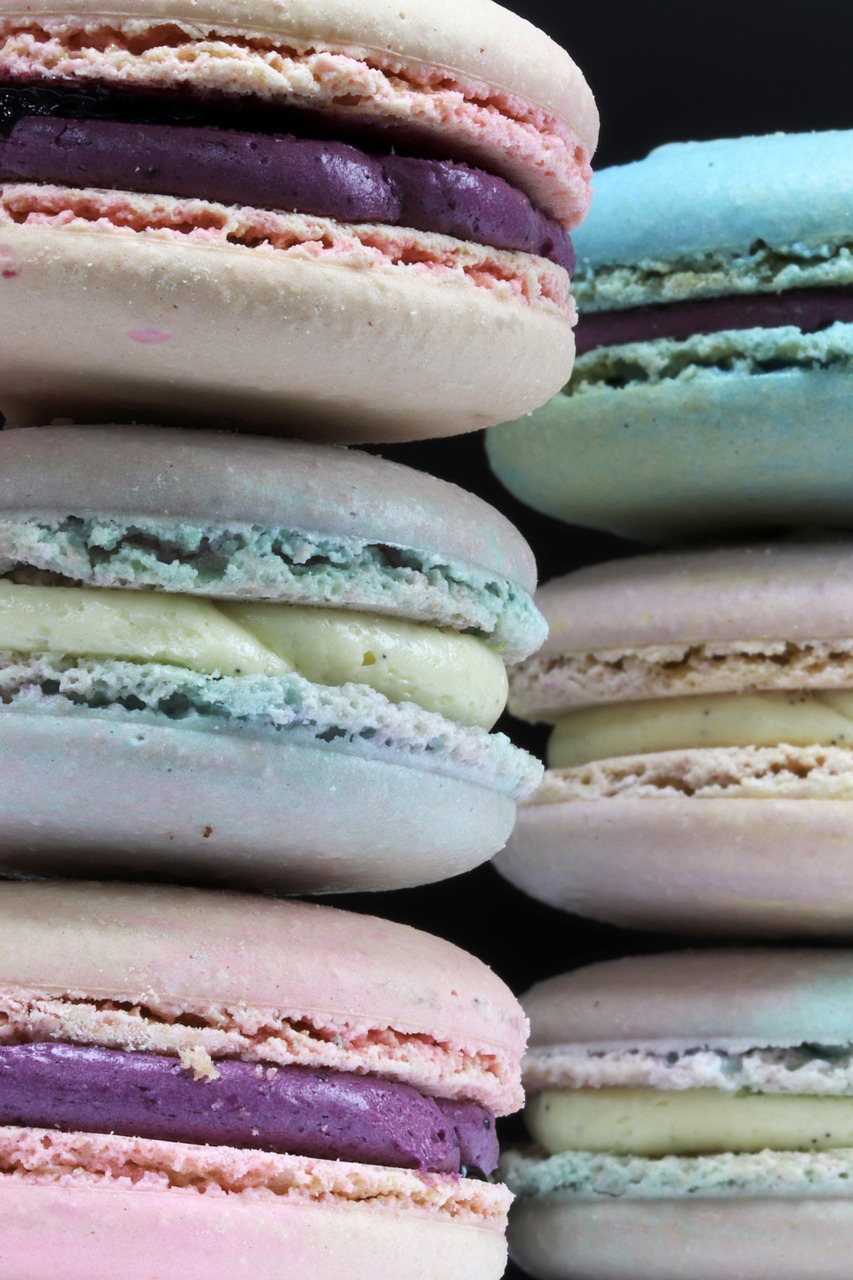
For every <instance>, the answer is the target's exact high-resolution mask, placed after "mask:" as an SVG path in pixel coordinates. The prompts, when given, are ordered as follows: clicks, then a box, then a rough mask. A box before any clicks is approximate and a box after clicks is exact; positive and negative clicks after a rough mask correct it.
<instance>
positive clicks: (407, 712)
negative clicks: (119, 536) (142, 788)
mask: <svg viewBox="0 0 853 1280" xmlns="http://www.w3.org/2000/svg"><path fill="white" fill-rule="evenodd" d="M0 702H2V703H3V704H4V707H5V711H4V712H0V713H3V714H10V713H12V712H15V713H20V714H29V715H39V714H49V715H54V716H56V715H59V716H64V715H97V716H101V717H108V718H111V719H118V720H125V721H126V720H130V721H133V722H136V723H140V724H161V725H163V724H171V725H176V726H180V727H182V728H187V729H193V730H196V731H202V732H210V733H218V732H222V730H223V729H227V730H228V731H229V732H238V733H250V734H263V735H266V736H269V737H276V736H277V735H279V734H282V733H283V734H286V735H287V737H288V740H289V741H290V742H296V743H305V744H306V745H311V746H317V745H318V744H322V745H323V747H324V749H326V750H332V751H342V752H345V753H355V754H356V755H359V756H363V757H366V758H368V759H377V758H378V759H384V760H386V761H389V762H393V763H397V764H403V765H406V766H409V767H414V768H422V769H426V770H427V771H428V772H430V773H440V774H444V775H446V776H448V777H455V778H461V779H464V780H467V781H469V782H472V783H474V784H475V785H479V786H482V787H486V788H488V789H490V790H493V791H497V792H498V793H500V794H503V795H508V796H510V797H512V798H514V799H520V798H521V797H523V796H525V795H527V794H529V792H530V791H531V790H532V789H533V788H534V787H535V786H536V785H537V783H538V781H539V778H540V777H541V766H540V765H539V763H538V761H536V760H534V759H533V758H532V757H531V756H528V755H527V753H526V752H524V751H521V750H520V749H519V748H518V747H515V746H513V744H512V743H511V742H510V740H509V738H507V737H506V736H505V735H504V734H494V733H487V732H486V731H485V730H483V729H478V728H467V727H465V726H463V725H459V724H455V723H454V722H453V721H451V720H447V719H445V718H444V717H443V716H441V715H437V714H436V713H435V712H430V711H425V710H423V709H422V708H421V707H418V706H417V705H416V704H415V703H413V702H405V703H393V702H390V701H389V700H388V699H387V698H386V697H385V696H384V695H383V694H381V693H377V692H376V691H375V690H373V689H371V688H369V687H368V686H367V685H357V684H345V685H341V686H325V685H317V684H312V683H311V682H310V681H308V680H306V679H304V677H302V676H300V675H298V674H296V673H291V674H288V675H286V676H215V675H207V674H202V673H199V672H195V671H190V670H187V669H184V668H181V667H176V666H169V665H166V664H163V663H133V662H120V661H114V660H104V661H102V660H99V659H95V658H72V657H69V658H63V657H61V656H57V655H54V654H26V655H21V654H12V653H6V654H0Z"/></svg>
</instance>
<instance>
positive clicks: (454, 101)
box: [0, 17, 591, 228]
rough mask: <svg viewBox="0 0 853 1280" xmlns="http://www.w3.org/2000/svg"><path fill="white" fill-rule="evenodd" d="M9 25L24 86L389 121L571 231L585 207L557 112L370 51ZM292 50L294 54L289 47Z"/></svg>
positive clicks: (583, 150) (190, 30)
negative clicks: (184, 93)
mask: <svg viewBox="0 0 853 1280" xmlns="http://www.w3.org/2000/svg"><path fill="white" fill-rule="evenodd" d="M78 23H79V25H78V26H77V27H76V29H75V28H74V27H70V25H69V19H68V18H65V17H63V18H62V19H60V20H57V19H55V18H54V19H51V18H50V17H45V18H43V19H42V20H41V21H35V20H32V19H31V20H29V21H21V20H16V19H13V18H9V19H7V21H6V22H5V23H4V24H2V25H0V40H2V41H3V45H2V47H0V68H4V69H6V72H5V73H6V74H7V75H12V76H17V77H21V78H30V77H38V78H48V79H74V80H77V81H87V80H88V81H92V82H99V83H104V84H113V85H120V86H122V87H133V88H146V89H151V88H155V89H163V88H170V87H172V86H175V85H178V86H187V87H189V88H191V89H192V90H193V91H196V92H201V93H218V94H226V95H245V94H252V95H253V96H255V97H257V98H260V99H262V100H264V101H267V102H273V103H277V104H280V105H282V106H284V105H294V104H295V105H299V106H308V107H310V108H311V109H312V110H314V111H318V110H319V111H323V112H325V113H326V114H329V115H331V116H333V117H335V118H337V119H340V120H341V121H343V122H346V121H353V122H355V123H356V124H361V123H363V122H365V121H370V122H374V121H375V122H378V123H380V124H382V125H383V126H386V127H387V125H388V124H389V123H393V124H394V126H395V127H397V128H401V127H402V128H404V129H414V130H416V131H417V133H418V134H419V135H421V136H426V137H427V138H431V139H434V140H435V141H437V142H439V143H440V145H441V147H442V148H443V149H444V150H450V149H452V150H453V151H454V158H455V159H464V160H468V161H470V162H472V163H478V164H481V165H482V166H483V167H484V168H486V169H488V170H490V171H492V172H495V173H498V174H499V175H500V176H501V177H505V178H506V179H507V180H508V181H510V182H512V183H513V184H514V185H516V186H518V187H520V188H521V189H522V190H524V191H525V192H526V193H527V194H528V195H529V196H530V197H531V199H533V200H534V202H535V203H536V204H538V205H539V206H540V207H541V208H542V209H543V211H544V212H546V213H547V214H549V216H551V217H555V218H558V219H559V220H560V221H561V222H562V223H563V224H564V225H565V226H566V227H567V228H571V227H573V226H576V225H577V223H578V222H580V221H581V219H582V218H583V216H584V214H585V213H586V210H587V208H588V205H589V200H590V186H589V182H590V177H591V171H590V168H589V151H588V149H587V147H586V146H585V145H584V143H583V142H582V141H581V140H580V138H579V137H577V136H576V135H575V134H574V132H573V131H572V130H570V129H569V128H567V126H566V125H565V123H563V122H562V121H560V120H559V119H558V118H557V117H556V116H554V115H551V114H550V113H548V112H545V111H543V110H542V109H541V108H537V107H535V106H534V105H533V104H531V103H529V102H523V101H521V100H519V99H518V98H515V97H514V96H512V95H510V94H507V93H505V92H501V91H499V90H496V89H494V88H491V87H489V86H488V85H486V84H483V83H481V82H477V81H474V80H465V79H462V78H457V77H454V76H452V75H449V74H448V72H447V70H446V69H444V68H439V67H435V68H428V67H424V66H416V65H413V64H411V63H409V64H407V63H406V61H405V60H404V59H402V58H396V59H395V58H393V57H392V56H391V55H387V54H386V55H385V56H383V55H382V54H379V53H372V54H371V55H369V59H368V58H367V57H365V56H358V54H356V53H353V52H348V51H345V50H334V49H327V48H310V47H307V48H302V49H300V48H298V47H295V46H298V44H299V41H298V40H287V41H286V42H285V38H284V37H280V39H279V41H278V42H277V41H276V40H275V39H273V38H271V37H270V36H269V35H268V34H263V33H259V32H252V31H249V30H246V29H245V28H243V29H239V28H235V27H231V28H230V30H229V29H228V25H227V24H224V23H222V24H217V29H216V30H210V31H207V32H205V31H204V30H203V29H200V27H199V26H198V25H196V26H191V25H190V24H189V23H186V22H181V21H172V22H168V23H167V22H166V21H161V22H160V23H159V24H156V25H152V24H151V23H146V22H145V21H144V20H137V21H133V20H126V21H120V20H119V21H115V20H112V21H110V20H107V19H104V20H101V21H99V20H97V19H94V18H93V19H90V20H89V21H88V22H86V21H80V20H79V19H78ZM288 46H291V47H288Z"/></svg>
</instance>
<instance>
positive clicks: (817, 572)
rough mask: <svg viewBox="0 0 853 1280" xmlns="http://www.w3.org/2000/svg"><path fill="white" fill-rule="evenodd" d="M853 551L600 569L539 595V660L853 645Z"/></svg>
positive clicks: (680, 559)
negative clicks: (792, 644) (672, 647)
mask: <svg viewBox="0 0 853 1280" xmlns="http://www.w3.org/2000/svg"><path fill="white" fill-rule="evenodd" d="M852 550H853V543H851V540H850V539H849V538H847V537H844V536H839V537H837V538H832V539H831V540H826V541H812V540H810V539H803V540H801V541H793V540H792V541H784V542H782V541H780V542H775V543H763V544H756V545H752V546H746V547H745V546H733V547H716V548H709V549H702V550H689V551H672V552H659V553H656V554H652V555H643V556H632V557H629V558H627V559H624V560H613V561H609V562H607V563H605V564H598V565H592V566H590V567H588V568H584V569H580V570H578V571H577V572H575V573H572V574H569V575H566V576H564V577H562V578H556V579H554V580H552V581H551V582H549V583H546V584H545V586H543V587H541V588H540V589H539V591H538V592H537V593H536V603H537V605H538V606H539V608H540V609H541V610H542V612H543V613H544V614H545V617H546V619H547V621H548V626H549V635H548V639H547V641H546V642H545V645H544V646H543V648H542V650H541V651H540V656H541V657H544V656H547V655H548V654H560V653H567V652H574V651H584V650H590V649H592V650H597V649H614V648H627V647H631V648H633V647H635V646H637V647H639V646H648V645H666V644H680V643H684V642H688V643H689V642H691V641H696V642H699V641H702V642H704V643H708V642H713V641H720V642H726V641H739V640H774V639H775V640H779V639H785V640H791V641H796V640H800V639H802V640H808V639H834V638H837V639H840V638H849V637H850V636H851V635H853V620H852V619H853V569H851V566H853V559H851V551H852Z"/></svg>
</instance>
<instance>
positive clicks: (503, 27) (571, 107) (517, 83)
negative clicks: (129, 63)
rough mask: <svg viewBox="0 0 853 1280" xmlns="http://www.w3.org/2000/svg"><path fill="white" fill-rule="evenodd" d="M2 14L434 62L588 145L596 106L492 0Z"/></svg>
mask: <svg viewBox="0 0 853 1280" xmlns="http://www.w3.org/2000/svg"><path fill="white" fill-rule="evenodd" d="M3 16H4V18H5V19H6V20H7V21H8V20H10V19H14V18H15V17H26V18H29V19H32V18H34V17H47V16H50V17H61V18H63V19H64V20H65V21H67V22H68V23H69V25H71V23H72V22H73V21H79V22H82V23H85V24H86V25H88V26H91V23H92V20H93V19H97V18H104V19H108V20H113V21H115V20H119V19H122V18H130V19H133V20H134V21H135V22H138V23H139V24H140V26H142V25H147V24H149V23H151V22H162V21H165V20H169V19H171V20H173V21H175V22H188V23H191V24H192V26H193V28H194V29H195V30H196V31H198V32H199V33H201V32H202V31H204V30H205V29H211V30H215V31H216V32H217V33H218V34H222V35H227V34H230V33H233V32H241V33H243V34H251V35H253V36H258V37H264V36H266V37H279V38H286V39H287V40H289V41H293V42H294V44H295V45H296V46H297V47H300V46H301V47H302V48H308V47H311V48H317V49H322V48H324V47H325V48H334V49H337V50H341V51H344V50H345V51H347V52H349V53H354V54H364V53H368V52H375V53H380V54H383V55H387V56H389V57H396V58H399V59H403V60H404V61H405V62H406V63H414V64H418V63H420V64H423V65H424V66H426V67H429V68H441V69H443V70H444V71H447V72H453V73H455V74H456V75H458V76H460V77H464V78H472V79H476V80H479V81H482V82H483V83H484V84H488V85H491V86H492V87H493V88H495V89H502V90H503V91H504V92H506V93H508V94H512V95H514V96H517V97H519V98H521V99H526V100H527V101H529V102H530V103H533V104H536V105H537V106H539V107H541V108H543V109H544V110H546V111H549V112H553V113H554V114H555V115H557V116H560V117H561V118H562V119H563V120H564V121H565V122H566V123H567V124H569V125H570V126H571V127H572V129H573V130H574V131H575V132H576V133H577V134H578V136H579V137H580V139H581V140H582V141H583V142H584V143H585V144H586V146H587V147H588V148H589V150H590V151H593V150H594V149H595V146H596V143H597V141H598V112H597V110H596V107H595V101H594V99H593V96H592V93H591V92H590V90H589V87H588V86H587V84H586V81H585V80H584V78H583V75H582V74H581V72H580V70H579V69H578V67H577V66H576V65H575V63H574V62H573V61H572V59H571V58H570V57H569V55H568V53H566V51H565V50H564V49H561V48H560V46H559V45H557V44H555V42H554V41H553V40H551V39H550V38H549V37H548V36H547V35H545V33H544V32H543V31H540V30H538V28H536V27H534V26H533V25H532V23H530V22H528V21H526V20H525V19H524V18H521V17H519V16H518V15H517V14H515V13H512V12H510V10H508V9H505V8H504V7H503V6H502V5H498V4H494V3H492V0H407V3H405V4H399V3H398V2H397V0H288V3H287V4H286V5H284V4H281V3H280V2H279V0H252V2H251V3H247V0H234V2H232V3H227V2H226V0H202V2H201V3H199V0H133V2H132V3H129V2H128V0H124V3H121V2H119V3H115V4H114V3H111V4H108V5H105V4H104V3H103V0H78V2H77V3H76V4H75V6H74V10H73V15H72V14H69V11H68V9H67V7H65V6H62V5H57V4H56V0H33V2H32V3H28V4H26V5H22V4H11V5H5V6H4V9H3Z"/></svg>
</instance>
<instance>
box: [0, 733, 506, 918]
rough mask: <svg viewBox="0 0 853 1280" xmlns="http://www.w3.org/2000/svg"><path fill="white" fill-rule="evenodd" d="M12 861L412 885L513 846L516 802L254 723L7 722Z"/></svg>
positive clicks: (283, 885)
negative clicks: (255, 732) (236, 727)
mask: <svg viewBox="0 0 853 1280" xmlns="http://www.w3.org/2000/svg"><path fill="white" fill-rule="evenodd" d="M0 756H2V760H3V770H2V781H0V815H2V816H0V846H2V852H0V867H2V871H3V872H4V873H5V874H16V875H57V874H59V875H69V874H73V875H108V876H123V877H124V878H128V879H136V878H139V877H149V876H150V877H152V878H157V879H161V878H162V879H168V880H188V881H189V882H191V883H193V882H196V883H207V884H222V885H237V886H239V887H241V888H254V889H266V890H271V889H275V890H277V891H284V892H289V893H329V892H344V891H346V892H351V891H356V890H367V889H390V888H402V887H404V886H412V885H416V884H425V883H430V882H432V881H435V880H441V879H443V878H446V877H449V876H453V875H458V874H459V873H461V872H463V871H467V870H469V869H470V868H472V867H474V866H477V865H478V864H479V863H481V862H483V861H485V860H486V859H487V858H489V857H491V855H492V854H493V853H494V852H495V851H496V850H497V849H498V848H500V847H501V846H502V845H503V843H504V842H505V841H506V839H507V837H508V835H509V833H510V831H511V829H512V825H513V821H514V816H515V804H514V802H513V801H512V800H511V799H510V798H509V797H508V796H505V795H502V794H500V793H499V792H497V791H493V790H491V789H490V788H487V787H484V786H482V785H478V784H477V783H475V782H468V781H467V780H465V779H462V778H459V777H452V776H447V775H443V774H441V773H438V772H435V771H434V770H431V769H424V768H419V767H418V768H412V767H409V766H408V765H406V764H405V763H398V762H397V761H396V760H395V759H394V758H393V752H391V751H389V752H388V753H387V756H385V757H384V758H376V759H366V758H364V757H361V756H358V755H355V754H349V755H348V754H345V753H343V752H341V751H340V750H336V749H334V747H332V746H328V747H327V746H325V745H324V744H320V745H319V746H317V747H313V746H310V745H306V744H299V745H297V744H293V743H288V742H286V741H282V740H281V739H280V738H279V739H272V738H264V737H261V736H257V737H253V736H250V735H248V734H244V733H240V732H228V731H227V730H223V731H222V732H204V731H199V730H193V729H191V728H187V727H186V726H184V725H182V724H180V723H178V724H177V725H176V726H175V727H173V726H172V725H164V726H161V725H157V724H147V723H146V724H143V723H134V722H128V723H124V722H121V721H117V720H114V719H109V718H99V717H98V716H96V715H91V716H88V715H75V714H71V715H55V716H54V715H42V714H37V715H29V714H26V713H23V714H16V713H15V712H9V711H8V710H7V712H5V713H4V714H3V715H1V716H0Z"/></svg>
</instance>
